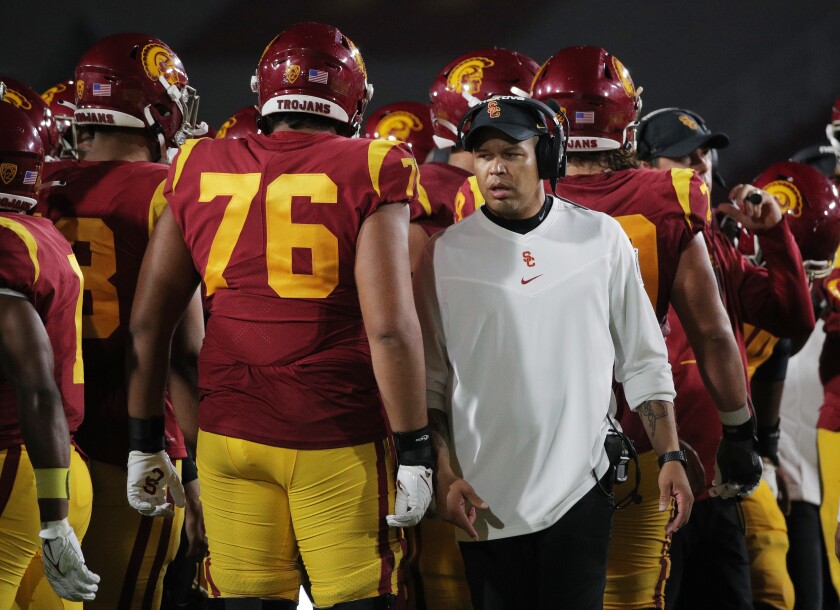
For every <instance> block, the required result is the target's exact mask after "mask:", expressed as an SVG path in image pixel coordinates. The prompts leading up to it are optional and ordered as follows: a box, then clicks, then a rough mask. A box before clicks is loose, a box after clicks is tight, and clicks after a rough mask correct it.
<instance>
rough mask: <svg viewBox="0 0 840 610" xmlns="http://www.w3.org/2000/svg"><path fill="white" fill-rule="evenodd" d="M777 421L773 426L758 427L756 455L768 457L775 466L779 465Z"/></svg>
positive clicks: (779, 433)
mask: <svg viewBox="0 0 840 610" xmlns="http://www.w3.org/2000/svg"><path fill="white" fill-rule="evenodd" d="M780 435H781V432H780V431H779V423H778V422H777V423H776V425H775V426H759V427H758V455H760V456H761V457H766V458H769V459H770V461H771V462H773V463H774V464H775V465H776V466H778V465H779V436H780Z"/></svg>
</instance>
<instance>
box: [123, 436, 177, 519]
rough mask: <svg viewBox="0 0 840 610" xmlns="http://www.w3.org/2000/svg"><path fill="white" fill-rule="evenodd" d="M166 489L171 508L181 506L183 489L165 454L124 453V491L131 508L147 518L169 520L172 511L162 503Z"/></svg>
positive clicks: (165, 502) (164, 500)
mask: <svg viewBox="0 0 840 610" xmlns="http://www.w3.org/2000/svg"><path fill="white" fill-rule="evenodd" d="M167 487H168V488H169V492H170V494H172V501H173V502H174V503H175V506H178V507H183V506H184V504H185V496H184V486H183V485H181V477H179V476H178V472H177V471H176V470H175V467H174V466H172V462H170V461H169V456H168V455H166V452H165V451H158V452H157V453H144V452H142V451H132V452H130V453H129V454H128V483H127V492H128V503H129V504H130V505H131V507H132V508H134V509H135V510H137V511H139V512H140V514H142V515H146V516H147V517H172V516H173V515H174V514H175V509H174V508H173V507H172V502H167V501H166V490H167Z"/></svg>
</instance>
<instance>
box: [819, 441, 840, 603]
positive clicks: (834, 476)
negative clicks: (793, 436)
mask: <svg viewBox="0 0 840 610" xmlns="http://www.w3.org/2000/svg"><path fill="white" fill-rule="evenodd" d="M817 450H818V451H819V458H820V482H821V483H822V492H823V495H822V503H821V504H820V521H821V522H822V532H823V539H824V540H825V550H826V553H828V565H829V571H830V572H831V582H832V584H833V585H834V590H835V591H837V595H838V596H840V562H838V561H837V558H836V557H835V556H834V532H836V531H837V503H838V501H840V432H832V431H830V430H823V429H821V428H820V429H818V430H817Z"/></svg>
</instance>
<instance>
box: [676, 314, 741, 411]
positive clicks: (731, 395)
mask: <svg viewBox="0 0 840 610" xmlns="http://www.w3.org/2000/svg"><path fill="white" fill-rule="evenodd" d="M689 341H690V343H691V347H692V348H693V349H694V355H695V356H696V357H697V366H698V368H699V370H700V376H701V377H702V378H703V383H704V385H705V386H706V390H707V391H708V392H709V394H710V395H711V397H712V399H713V400H714V401H715V404H716V405H717V408H718V410H719V411H724V412H728V411H736V410H738V409H740V408H741V407H742V406H743V405H744V404H746V402H747V382H746V376H745V373H744V364H743V360H742V359H741V353H740V352H739V351H738V346H737V344H736V343H735V337H734V336H733V335H732V332H731V331H730V330H729V329H728V327H727V328H726V329H725V330H724V331H721V332H718V333H714V334H703V335H702V336H700V337H692V336H689Z"/></svg>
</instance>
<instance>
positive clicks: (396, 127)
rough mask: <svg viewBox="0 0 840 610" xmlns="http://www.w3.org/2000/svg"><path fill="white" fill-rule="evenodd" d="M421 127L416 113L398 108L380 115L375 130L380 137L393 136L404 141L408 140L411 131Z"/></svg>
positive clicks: (419, 129)
mask: <svg viewBox="0 0 840 610" xmlns="http://www.w3.org/2000/svg"><path fill="white" fill-rule="evenodd" d="M422 129H423V122H422V121H421V120H420V119H419V118H418V117H417V115H415V114H412V113H411V112H406V111H404V110H398V111H396V112H392V113H390V114H389V115H387V116H384V117H382V120H381V121H379V122H378V123H377V124H376V130H375V131H376V134H377V136H378V137H380V138H385V139H390V138H394V139H397V140H399V141H401V142H405V141H407V140H408V137H409V136H410V135H411V132H412V131H421V130H422Z"/></svg>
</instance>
